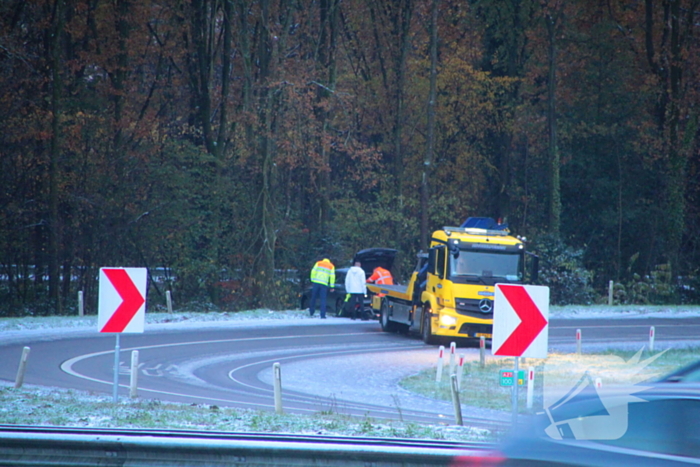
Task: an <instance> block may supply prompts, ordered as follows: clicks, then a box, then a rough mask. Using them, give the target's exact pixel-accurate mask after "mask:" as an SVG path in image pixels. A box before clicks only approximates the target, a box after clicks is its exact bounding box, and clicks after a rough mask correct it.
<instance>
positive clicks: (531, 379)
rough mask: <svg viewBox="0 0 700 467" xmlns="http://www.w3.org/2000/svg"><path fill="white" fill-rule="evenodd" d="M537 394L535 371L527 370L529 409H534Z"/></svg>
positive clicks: (532, 369) (531, 368)
mask: <svg viewBox="0 0 700 467" xmlns="http://www.w3.org/2000/svg"><path fill="white" fill-rule="evenodd" d="M534 392H535V369H534V368H533V367H530V368H528V369H527V408H528V409H531V408H532V400H533V396H534Z"/></svg>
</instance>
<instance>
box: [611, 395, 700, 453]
mask: <svg viewBox="0 0 700 467" xmlns="http://www.w3.org/2000/svg"><path fill="white" fill-rule="evenodd" d="M628 415H629V416H628V427H627V432H626V433H625V434H624V435H623V436H622V437H621V438H619V439H615V440H608V441H603V442H604V443H605V444H610V445H614V446H620V447H625V448H631V449H639V450H643V451H650V452H657V453H663V454H674V455H679V456H687V457H700V400H691V399H663V400H652V401H649V402H636V403H632V404H629V412H628Z"/></svg>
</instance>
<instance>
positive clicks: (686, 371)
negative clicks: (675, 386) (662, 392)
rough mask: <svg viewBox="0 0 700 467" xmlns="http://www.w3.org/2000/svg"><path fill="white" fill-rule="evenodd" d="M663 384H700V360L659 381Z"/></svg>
mask: <svg viewBox="0 0 700 467" xmlns="http://www.w3.org/2000/svg"><path fill="white" fill-rule="evenodd" d="M659 381H661V382H667V383H691V382H694V383H697V382H700V360H698V361H697V362H693V363H691V364H689V365H686V366H684V367H683V368H681V369H679V370H676V371H674V372H672V373H669V374H668V375H666V376H664V377H663V378H661V379H659Z"/></svg>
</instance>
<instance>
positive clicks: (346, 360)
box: [0, 306, 700, 417]
mask: <svg viewBox="0 0 700 467" xmlns="http://www.w3.org/2000/svg"><path fill="white" fill-rule="evenodd" d="M697 316H700V307H699V306H616V307H610V306H567V307H551V309H550V319H574V318H578V319H587V318H591V319H595V318H632V317H636V318H640V317H642V318H644V317H647V318H651V317H654V318H688V317H697ZM348 323H349V321H348V320H347V319H345V318H335V317H332V316H329V318H328V319H325V320H321V319H320V318H319V317H318V315H317V316H316V317H309V315H308V312H307V311H305V310H287V311H270V310H252V311H246V312H238V313H232V312H208V313H207V312H177V313H172V314H169V313H146V325H145V332H148V331H151V330H152V331H156V330H177V329H207V328H209V329H211V328H217V329H221V328H233V327H253V328H256V327H257V328H261V327H270V326H280V325H283V326H306V325H314V324H324V325H328V326H342V325H347V324H348ZM358 324H360V323H358ZM361 325H363V326H377V327H378V326H379V323H378V322H376V321H370V322H363V323H362V324H361ZM0 333H1V334H0V335H1V336H2V342H3V343H10V342H22V341H27V340H51V339H56V338H63V337H66V335H71V336H74V337H81V336H94V335H95V333H97V317H96V316H85V317H66V316H59V317H25V318H0ZM659 344H661V343H659ZM628 346H631V347H630V349H632V350H637V349H638V347H639V343H636V344H629V345H628ZM564 347H567V349H564V348H562V349H561V350H565V351H571V348H569V347H573V343H572V346H564ZM603 347H609V345H608V344H606V345H604V346H603ZM659 347H661V345H659ZM587 348H589V347H588V346H587ZM478 352H479V351H478V349H474V348H471V349H460V353H464V354H465V357H466V358H467V359H470V360H473V359H478ZM411 356H412V359H411V361H410V362H406V358H405V352H400V351H399V352H377V353H371V352H370V353H367V354H361V355H350V356H342V357H326V358H318V359H313V360H307V361H300V362H296V363H291V364H286V365H285V367H284V384H285V389H289V390H292V391H298V392H308V390H307V388H308V387H309V381H314V384H313V386H314V391H315V393H316V394H317V395H319V396H323V397H332V398H336V399H338V400H350V401H361V402H370V403H376V404H378V405H384V406H394V407H397V409H400V408H401V407H417V406H423V405H425V402H426V400H425V398H423V397H422V396H418V395H415V394H413V393H410V392H408V391H406V390H404V389H402V388H400V387H399V384H398V382H399V381H400V380H401V379H403V378H405V377H407V376H409V375H412V374H416V373H418V372H420V371H422V370H424V369H426V368H431V367H434V365H435V364H436V361H437V360H436V349H434V348H429V347H428V348H425V349H417V350H414V351H411ZM367 368H371V369H372V371H367ZM319 373H320V374H325V375H326V377H325V378H324V386H323V387H322V388H319V387H318V374H319ZM259 378H260V379H261V380H262V381H264V382H267V383H270V384H272V370H271V369H268V370H264V371H262V372H261V373H260V375H259ZM421 399H422V400H421ZM418 402H420V403H418ZM431 404H433V405H436V408H438V410H443V409H444V411H445V413H450V411H451V408H450V404H449V403H442V402H436V401H431ZM443 406H444V407H443ZM484 415H486V414H484ZM491 415H493V414H491ZM491 415H489V417H491Z"/></svg>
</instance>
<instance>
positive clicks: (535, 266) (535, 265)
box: [526, 251, 540, 283]
mask: <svg viewBox="0 0 700 467" xmlns="http://www.w3.org/2000/svg"><path fill="white" fill-rule="evenodd" d="M526 253H527V255H528V256H529V257H531V258H532V263H530V282H532V283H535V282H537V278H538V277H539V270H540V257H539V256H537V255H536V254H534V253H530V252H529V251H527V252H526Z"/></svg>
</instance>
